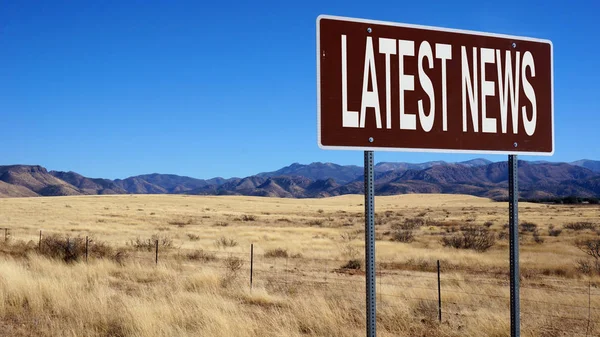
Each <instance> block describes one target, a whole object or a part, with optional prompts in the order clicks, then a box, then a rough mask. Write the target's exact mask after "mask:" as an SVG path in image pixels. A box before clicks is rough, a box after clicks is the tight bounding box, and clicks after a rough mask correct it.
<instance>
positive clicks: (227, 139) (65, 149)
mask: <svg viewBox="0 0 600 337" xmlns="http://www.w3.org/2000/svg"><path fill="white" fill-rule="evenodd" d="M598 13H600V2H599V1H597V0H592V1H585V2H584V1H570V2H563V1H555V2H548V1H536V2H533V1H523V0H520V1H502V2H498V1H491V2H489V3H488V4H485V3H484V2H483V1H452V2H448V4H445V3H444V4H442V2H439V4H438V2H432V1H397V0H394V1H359V2H352V1H296V2H288V1H268V2H267V1H244V2H230V1H190V2H177V1H164V2H154V1H64V2H63V1H39V2H30V1H1V2H0V123H2V127H1V130H2V134H1V136H0V141H1V147H0V149H1V150H0V158H1V159H0V164H15V163H23V164H40V165H43V166H45V167H47V168H48V169H53V170H73V171H76V172H79V173H81V174H84V175H86V176H91V177H106V178H124V177H127V176H131V175H137V174H143V173H151V172H159V173H174V174H180V175H189V176H193V177H199V178H209V177H213V176H224V177H231V176H247V175H251V174H254V173H257V172H260V171H270V170H274V169H278V168H280V167H282V166H285V165H288V164H291V163H293V162H300V163H310V162H313V161H328V162H335V163H339V164H358V165H362V153H361V152H348V151H324V150H320V149H319V148H318V147H317V141H316V84H315V83H316V76H315V73H316V66H315V34H316V33H315V20H316V18H317V16H318V15H319V14H331V15H341V16H351V17H360V18H368V19H378V20H384V21H397V22H405V23H414V24H424V25H432V26H441V27H450V28H458V29H470V30H478V31H488V32H496V33H505V34H514V35H523V36H532V37H539V38H545V39H551V40H552V41H553V43H554V51H555V54H554V57H555V118H556V121H555V125H556V127H555V134H556V151H555V155H554V156H553V157H550V158H546V157H530V158H528V157H523V158H524V159H529V160H531V159H542V160H546V159H547V160H552V161H572V160H577V159H582V158H588V159H600V146H599V143H600V136H599V134H600V103H599V102H600V97H599V96H600V84H599V83H600V66H599V63H598V62H599V61H598V58H599V57H600V45H599V43H598V41H599V40H598V39H599V36H600V23H599V22H598V20H599V19H598ZM475 157H479V156H476V155H448V154H446V155H441V154H434V153H427V154H417V153H400V152H396V153H379V152H378V153H376V160H377V161H408V162H422V161H429V160H447V161H462V160H468V159H471V158H475ZM485 158H488V159H491V160H494V161H500V160H505V157H504V156H486V157H485Z"/></svg>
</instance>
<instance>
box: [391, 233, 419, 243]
mask: <svg viewBox="0 0 600 337" xmlns="http://www.w3.org/2000/svg"><path fill="white" fill-rule="evenodd" d="M392 240H394V241H398V242H404V243H409V242H413V241H414V240H415V234H414V233H413V231H411V230H399V231H396V232H395V233H394V236H393V238H392Z"/></svg>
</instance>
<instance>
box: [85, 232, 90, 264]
mask: <svg viewBox="0 0 600 337" xmlns="http://www.w3.org/2000/svg"><path fill="white" fill-rule="evenodd" d="M88 243H89V240H88V237H87V236H86V237H85V263H87V262H88Z"/></svg>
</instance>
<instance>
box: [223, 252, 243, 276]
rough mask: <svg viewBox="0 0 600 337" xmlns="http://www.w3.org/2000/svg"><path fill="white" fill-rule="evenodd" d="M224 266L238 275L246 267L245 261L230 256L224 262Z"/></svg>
mask: <svg viewBox="0 0 600 337" xmlns="http://www.w3.org/2000/svg"><path fill="white" fill-rule="evenodd" d="M224 264H225V268H226V269H227V271H228V272H231V273H237V272H238V271H240V269H242V267H243V266H244V260H242V259H240V258H239V257H237V256H229V257H227V258H226V259H225V260H224Z"/></svg>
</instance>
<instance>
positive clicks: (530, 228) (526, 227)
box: [521, 222, 537, 233]
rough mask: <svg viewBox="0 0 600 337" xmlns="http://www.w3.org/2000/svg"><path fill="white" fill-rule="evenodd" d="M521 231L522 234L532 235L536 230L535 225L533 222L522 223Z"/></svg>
mask: <svg viewBox="0 0 600 337" xmlns="http://www.w3.org/2000/svg"><path fill="white" fill-rule="evenodd" d="M521 230H522V231H523V232H530V233H534V232H535V231H536V230H537V225H536V224H534V223H533V222H523V223H521Z"/></svg>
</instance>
